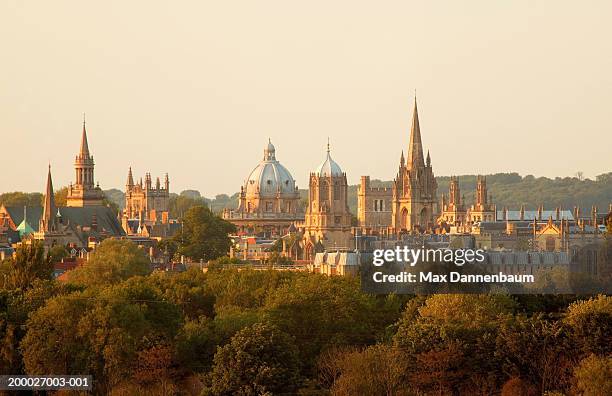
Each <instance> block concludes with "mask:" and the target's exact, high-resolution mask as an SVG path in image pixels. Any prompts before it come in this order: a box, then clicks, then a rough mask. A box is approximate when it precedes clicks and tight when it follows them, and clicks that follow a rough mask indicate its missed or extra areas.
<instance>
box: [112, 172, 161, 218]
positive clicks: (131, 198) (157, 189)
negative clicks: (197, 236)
mask: <svg viewBox="0 0 612 396" xmlns="http://www.w3.org/2000/svg"><path fill="white" fill-rule="evenodd" d="M169 201H170V179H169V178H168V174H167V173H166V175H165V176H164V185H163V186H162V185H161V181H160V179H159V177H158V178H157V179H156V181H155V186H153V182H152V179H151V174H150V173H147V174H145V180H144V183H143V181H142V178H141V179H140V181H139V182H138V183H134V177H133V175H132V168H131V167H130V169H129V171H128V177H127V182H126V184H125V209H124V211H123V214H124V217H126V218H127V219H130V220H131V219H139V220H140V219H142V220H143V221H148V220H150V221H153V222H161V223H167V222H168V204H169Z"/></svg>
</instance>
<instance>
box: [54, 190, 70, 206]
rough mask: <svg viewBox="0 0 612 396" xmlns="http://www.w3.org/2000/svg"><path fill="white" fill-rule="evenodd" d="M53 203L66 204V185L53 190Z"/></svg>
mask: <svg viewBox="0 0 612 396" xmlns="http://www.w3.org/2000/svg"><path fill="white" fill-rule="evenodd" d="M54 196H55V205H57V206H66V202H67V200H68V187H65V186H64V187H62V188H59V189H56V190H55V194H54Z"/></svg>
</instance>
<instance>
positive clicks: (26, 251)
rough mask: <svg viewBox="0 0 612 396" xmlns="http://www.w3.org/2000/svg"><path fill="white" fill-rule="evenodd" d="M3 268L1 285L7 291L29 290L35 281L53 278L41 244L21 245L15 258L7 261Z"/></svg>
mask: <svg viewBox="0 0 612 396" xmlns="http://www.w3.org/2000/svg"><path fill="white" fill-rule="evenodd" d="M3 267H4V268H3V271H2V272H4V277H3V278H4V280H3V283H4V287H5V288H8V289H25V288H29V287H30V286H31V285H32V283H33V282H34V281H35V280H36V279H51V278H52V277H53V265H52V264H51V261H50V260H49V257H46V256H45V248H44V246H43V244H42V243H41V242H38V241H32V243H31V244H25V243H23V244H21V246H19V248H17V252H16V256H15V258H14V259H10V260H8V261H7V262H6V263H5V264H4V265H3Z"/></svg>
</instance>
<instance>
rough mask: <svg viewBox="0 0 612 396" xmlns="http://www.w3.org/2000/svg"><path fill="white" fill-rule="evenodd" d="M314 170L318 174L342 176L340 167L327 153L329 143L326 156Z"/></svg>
mask: <svg viewBox="0 0 612 396" xmlns="http://www.w3.org/2000/svg"><path fill="white" fill-rule="evenodd" d="M315 172H316V174H317V175H318V176H342V168H340V165H338V163H336V161H334V160H333V159H332V157H331V155H330V154H329V144H328V145H327V157H325V160H323V162H322V163H321V165H319V167H318V168H317V170H316V171H315Z"/></svg>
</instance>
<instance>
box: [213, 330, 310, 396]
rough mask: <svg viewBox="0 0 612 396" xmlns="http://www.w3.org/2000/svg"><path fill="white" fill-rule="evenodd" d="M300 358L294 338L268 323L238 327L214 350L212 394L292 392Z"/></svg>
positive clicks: (295, 384)
mask: <svg viewBox="0 0 612 396" xmlns="http://www.w3.org/2000/svg"><path fill="white" fill-rule="evenodd" d="M298 373H299V360H298V353H297V348H296V347H295V343H294V341H293V339H292V338H291V337H290V336H289V335H287V334H285V333H283V332H282V331H280V330H279V329H277V328H276V327H274V326H272V325H269V324H266V323H256V324H254V325H252V326H249V327H246V328H244V329H243V330H241V331H239V332H238V333H237V334H236V335H235V336H234V337H232V339H231V341H230V342H229V343H228V344H227V345H225V346H224V347H222V348H220V349H219V350H218V351H217V353H216V354H215V360H214V366H213V369H212V372H211V386H210V394H212V395H219V396H221V395H228V396H230V395H245V396H247V395H263V394H279V393H291V392H293V391H294V390H295V389H296V388H297V387H298V384H299V382H298V381H299V375H298Z"/></svg>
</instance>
